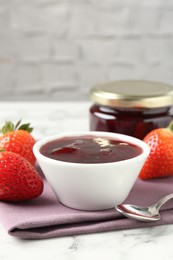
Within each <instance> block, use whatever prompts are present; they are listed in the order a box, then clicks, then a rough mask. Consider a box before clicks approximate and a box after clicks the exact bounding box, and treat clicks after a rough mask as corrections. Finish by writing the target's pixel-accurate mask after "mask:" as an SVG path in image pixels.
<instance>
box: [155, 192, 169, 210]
mask: <svg viewBox="0 0 173 260" xmlns="http://www.w3.org/2000/svg"><path fill="white" fill-rule="evenodd" d="M172 198H173V193H171V194H168V195H167V196H165V197H163V198H162V199H160V200H159V201H158V202H157V203H156V204H155V207H156V209H157V210H159V209H160V208H161V207H162V206H163V204H165V203H166V202H167V201H168V200H170V199H172Z"/></svg>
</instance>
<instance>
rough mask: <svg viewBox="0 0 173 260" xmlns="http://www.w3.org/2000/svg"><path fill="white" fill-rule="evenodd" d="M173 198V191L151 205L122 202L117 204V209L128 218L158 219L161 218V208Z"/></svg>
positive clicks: (141, 219)
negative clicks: (143, 205) (141, 205)
mask: <svg viewBox="0 0 173 260" xmlns="http://www.w3.org/2000/svg"><path fill="white" fill-rule="evenodd" d="M172 198H173V193H171V194H169V195H167V196H165V197H163V198H162V199H160V200H159V201H158V202H157V203H155V204H153V205H151V206H149V207H140V206H137V205H130V204H121V205H117V206H116V210H117V211H119V212H120V213H122V214H123V215H124V216H126V217H127V218H131V219H136V220H139V221H158V220H159V219H160V214H159V210H160V208H161V207H162V206H163V204H165V203H166V202H167V201H168V200H170V199H172Z"/></svg>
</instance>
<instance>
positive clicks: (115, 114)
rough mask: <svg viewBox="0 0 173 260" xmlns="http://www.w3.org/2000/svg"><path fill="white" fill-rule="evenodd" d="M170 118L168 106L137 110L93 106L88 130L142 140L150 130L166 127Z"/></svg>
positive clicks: (172, 109) (171, 112) (172, 108)
mask: <svg viewBox="0 0 173 260" xmlns="http://www.w3.org/2000/svg"><path fill="white" fill-rule="evenodd" d="M172 118H173V107H170V106H169V107H161V108H153V109H142V108H141V109H140V108H139V109H138V108H111V107H107V106H102V105H99V104H94V105H93V106H92V107H91V108H90V130H92V131H106V132H113V133H120V134H126V135H130V136H134V137H136V138H139V139H141V140H142V139H143V138H144V137H145V136H146V135H147V134H148V133H149V132H151V131H152V130H154V129H156V128H165V127H167V126H168V125H169V123H170V122H171V120H172Z"/></svg>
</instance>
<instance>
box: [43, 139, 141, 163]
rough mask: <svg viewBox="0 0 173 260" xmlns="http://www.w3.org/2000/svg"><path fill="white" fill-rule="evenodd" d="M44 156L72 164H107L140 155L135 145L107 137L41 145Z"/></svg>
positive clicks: (139, 149)
mask: <svg viewBox="0 0 173 260" xmlns="http://www.w3.org/2000/svg"><path fill="white" fill-rule="evenodd" d="M40 152H41V154H43V155H44V156H46V157H48V158H51V159H54V160H59V161H64V162H72V163H92V164H93V163H109V162H117V161H122V160H127V159H130V158H133V157H136V156H138V155H140V154H141V153H142V149H141V148H140V147H138V146H136V145H133V144H130V143H127V142H124V141H121V140H118V139H110V138H107V137H96V136H79V137H76V136H74V137H64V138H60V139H57V140H54V141H51V142H49V143H47V144H45V145H43V146H42V147H41V149H40Z"/></svg>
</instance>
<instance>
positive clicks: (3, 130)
mask: <svg viewBox="0 0 173 260" xmlns="http://www.w3.org/2000/svg"><path fill="white" fill-rule="evenodd" d="M17 130H25V131H27V132H29V133H31V132H32V130H33V128H32V127H31V126H30V123H27V124H23V125H21V120H19V121H18V122H17V124H16V125H14V124H13V123H12V122H11V121H7V122H6V123H5V125H4V126H3V127H2V128H1V129H0V133H2V134H6V133H9V132H13V131H17Z"/></svg>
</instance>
